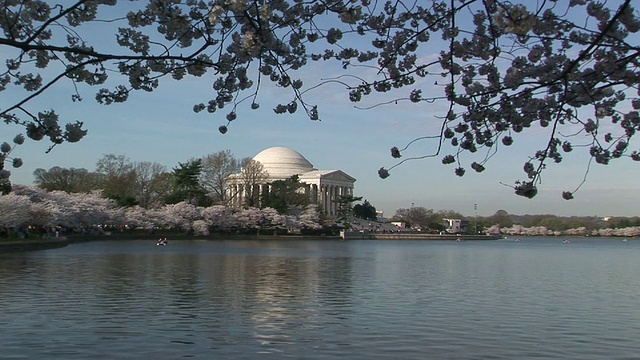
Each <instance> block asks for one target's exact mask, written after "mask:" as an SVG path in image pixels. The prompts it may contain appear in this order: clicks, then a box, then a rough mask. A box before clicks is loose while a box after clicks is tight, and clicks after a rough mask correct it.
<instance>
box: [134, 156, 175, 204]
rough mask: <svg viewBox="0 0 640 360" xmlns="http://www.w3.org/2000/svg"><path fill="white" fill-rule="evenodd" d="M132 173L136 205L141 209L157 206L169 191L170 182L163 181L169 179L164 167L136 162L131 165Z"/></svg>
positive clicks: (146, 162) (157, 164) (147, 162)
mask: <svg viewBox="0 0 640 360" xmlns="http://www.w3.org/2000/svg"><path fill="white" fill-rule="evenodd" d="M133 172H134V173H135V183H134V193H135V197H136V200H137V202H138V205H140V206H142V207H143V208H148V207H150V206H153V205H159V204H160V203H161V202H162V199H163V197H164V196H165V195H166V194H168V193H169V192H170V191H171V180H170V179H169V180H168V181H165V180H164V179H165V178H169V177H170V174H169V173H167V168H166V166H164V165H162V164H159V163H154V162H149V161H142V162H136V163H134V164H133Z"/></svg>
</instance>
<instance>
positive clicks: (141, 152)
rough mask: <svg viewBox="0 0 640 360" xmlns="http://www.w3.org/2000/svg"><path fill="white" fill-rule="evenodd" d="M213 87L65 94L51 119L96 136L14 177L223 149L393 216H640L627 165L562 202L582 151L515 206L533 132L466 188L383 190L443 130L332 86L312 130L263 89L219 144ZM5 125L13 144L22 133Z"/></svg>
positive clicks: (454, 181)
mask: <svg viewBox="0 0 640 360" xmlns="http://www.w3.org/2000/svg"><path fill="white" fill-rule="evenodd" d="M208 88H209V84H208V82H207V80H206V79H204V78H203V79H189V80H184V81H181V82H175V81H172V80H169V81H165V83H164V84H163V86H161V88H160V89H159V90H157V91H155V92H153V93H141V92H138V93H134V94H133V95H132V97H131V98H130V100H129V101H128V102H126V103H124V104H116V105H110V106H102V105H98V104H96V103H95V101H93V100H92V92H91V90H92V89H83V94H84V96H85V98H86V100H84V101H83V102H81V103H71V101H70V100H68V99H69V97H70V94H69V93H68V92H64V91H56V92H50V93H48V94H46V95H45V96H43V97H41V98H40V99H38V100H37V102H38V103H40V104H41V105H42V106H44V108H48V107H55V108H56V110H57V111H58V112H59V113H60V114H61V115H62V116H64V118H65V120H66V119H68V120H69V121H75V120H81V121H84V122H85V127H86V128H87V129H88V130H89V134H88V135H87V136H86V137H85V138H84V139H83V140H82V141H80V142H79V143H75V144H66V143H65V144H62V145H60V146H57V147H56V148H54V150H53V151H52V152H51V153H49V154H45V153H44V152H45V150H46V148H47V146H48V143H46V142H45V141H41V142H33V141H27V142H25V144H23V145H22V146H20V147H19V148H18V149H16V150H15V153H14V154H13V155H15V156H19V157H22V158H23V160H24V163H25V164H24V165H23V166H22V167H21V168H19V169H12V181H13V182H14V183H21V184H31V183H32V181H33V175H32V173H33V171H34V170H35V169H36V168H45V169H48V168H50V167H52V166H62V167H75V168H86V169H88V170H94V169H95V164H96V162H97V161H98V160H99V159H100V158H101V157H102V156H103V155H104V154H108V153H114V154H123V155H126V156H127V157H128V158H129V159H131V160H132V161H153V162H158V163H161V164H163V165H166V166H167V167H168V168H169V169H170V168H171V167H173V166H176V165H177V164H178V162H185V161H187V160H188V159H190V158H194V157H200V156H204V155H207V154H211V153H215V152H217V151H220V150H226V149H229V150H231V152H232V153H233V154H234V155H235V156H236V157H238V158H242V157H248V156H250V157H253V156H254V155H256V154H257V153H259V152H260V151H262V150H264V149H266V148H268V147H271V146H286V147H290V148H292V149H294V150H296V151H298V152H300V153H301V154H302V155H304V156H305V157H306V158H307V159H308V160H309V161H310V162H311V163H312V164H313V165H314V166H315V167H316V168H318V169H341V170H343V171H345V172H346V173H348V174H350V175H351V176H353V177H355V178H356V179H357V182H356V185H355V194H356V195H357V196H362V197H363V198H364V199H366V200H368V201H369V202H371V204H372V205H374V206H375V207H376V208H377V209H378V210H383V211H384V213H385V215H387V216H391V215H393V214H394V213H395V211H396V210H397V209H399V208H408V207H410V206H411V205H412V204H413V205H415V206H423V207H426V208H432V209H435V210H440V209H450V210H456V211H459V212H461V213H462V214H465V215H473V214H474V210H473V205H474V204H477V206H478V211H477V212H478V214H479V215H491V214H493V213H495V212H496V211H497V210H500V209H503V210H506V211H508V212H509V213H514V214H557V215H598V216H607V215H613V216H633V215H640V211H638V204H640V191H639V190H640V186H639V185H638V181H637V180H638V179H639V178H640V166H638V163H635V162H632V161H631V160H628V159H622V160H620V161H616V162H614V163H612V164H611V165H608V166H600V165H592V167H591V170H590V173H589V177H588V179H587V182H586V183H585V184H584V185H583V187H582V189H581V190H580V191H579V192H578V193H577V194H576V198H575V199H574V200H571V201H566V200H562V198H561V192H562V191H563V190H573V188H575V187H576V186H577V185H578V184H579V183H580V182H581V181H582V177H583V175H584V171H585V169H586V166H587V161H588V159H587V158H586V157H584V156H580V155H581V154H577V152H576V153H572V154H570V155H571V156H568V157H566V160H565V162H563V163H562V164H561V165H559V166H558V165H550V166H549V169H548V170H547V171H546V172H545V174H544V175H543V183H542V184H541V185H540V187H539V190H540V191H539V194H538V196H537V197H535V198H534V199H525V198H522V197H519V196H516V195H514V194H513V190H512V189H511V188H509V187H507V186H504V185H501V182H502V183H506V184H513V181H514V180H516V179H519V178H520V179H521V178H522V171H521V168H522V164H523V162H524V161H525V160H526V159H527V157H528V156H529V155H530V154H532V153H533V150H534V149H536V148H537V147H536V145H539V144H542V142H543V141H545V138H544V137H543V133H542V132H541V131H537V130H535V129H532V131H531V133H530V134H524V135H525V136H522V137H521V138H522V139H521V138H516V142H515V143H514V145H513V146H512V147H510V148H504V147H503V148H501V149H500V150H499V152H498V154H497V155H496V156H495V157H494V158H493V159H492V160H491V161H490V163H489V164H488V166H487V170H486V171H485V172H483V173H480V174H478V173H475V172H474V171H472V170H471V169H467V174H466V175H465V176H464V177H458V176H456V175H454V174H453V165H448V166H445V165H442V164H441V162H440V158H441V157H436V158H429V159H424V160H415V161H408V162H406V163H404V164H403V165H401V166H399V167H397V168H395V169H393V170H392V172H391V176H390V177H389V178H387V179H384V180H383V179H380V178H379V177H378V175H377V170H378V169H379V168H380V167H381V166H385V167H387V168H388V167H390V166H392V165H393V164H394V163H395V162H394V159H392V158H391V157H390V152H389V149H390V148H391V147H392V146H396V145H397V146H399V147H404V144H406V143H407V142H409V141H411V140H412V139H413V138H415V137H416V136H419V135H426V134H430V133H433V132H434V131H437V128H438V126H439V125H438V122H437V121H436V119H435V118H434V115H435V114H437V113H436V112H435V111H437V108H436V107H435V106H433V105H415V104H411V103H408V102H407V103H399V104H398V105H395V104H393V105H386V106H381V107H377V108H375V109H371V110H358V109H354V107H353V104H352V103H350V102H349V101H348V99H347V98H346V93H340V90H341V89H340V88H339V87H337V86H334V85H329V86H326V87H323V88H320V89H319V90H317V91H315V92H313V93H312V94H311V95H312V99H310V100H311V102H317V103H319V104H320V112H321V113H320V115H321V119H322V120H321V121H311V120H308V119H307V118H306V116H305V115H304V114H303V113H297V114H294V115H276V114H274V113H273V111H272V110H271V108H272V106H269V104H271V105H273V104H275V100H272V98H276V94H274V92H275V91H274V90H273V89H265V90H270V91H265V92H264V93H263V94H261V100H264V101H261V103H262V107H261V109H259V110H257V111H251V110H248V109H241V110H239V112H238V119H237V120H235V121H234V122H233V123H232V125H231V127H230V131H229V132H228V133H227V134H225V135H222V134H220V133H219V132H218V130H217V129H218V126H219V125H221V124H224V123H225V121H224V120H223V119H224V115H225V113H224V112H218V113H214V114H207V113H199V114H196V113H194V112H193V111H192V110H191V108H192V106H193V104H194V103H196V102H199V101H204V100H206V99H207V98H206V96H203V94H206V92H207V91H209V90H208ZM3 126H4V130H3V132H2V133H3V134H7V136H5V138H6V139H7V140H10V139H11V138H12V137H13V135H14V134H15V133H16V132H18V131H20V128H18V127H10V126H7V125H3ZM9 129H11V130H9ZM434 149H435V143H433V142H428V141H425V142H419V143H417V144H414V145H413V146H412V147H411V149H410V150H411V151H409V152H407V153H406V154H405V156H410V154H411V153H412V152H413V154H414V155H421V154H424V153H430V152H433V151H434ZM463 159H470V158H469V157H463ZM469 162H470V161H469Z"/></svg>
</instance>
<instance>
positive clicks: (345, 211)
mask: <svg viewBox="0 0 640 360" xmlns="http://www.w3.org/2000/svg"><path fill="white" fill-rule="evenodd" d="M360 200H362V196H353V195H338V196H337V197H336V199H335V200H334V202H335V203H336V205H337V209H336V218H337V220H338V221H342V222H344V223H348V222H347V220H348V219H349V218H351V217H352V216H353V203H354V202H357V201H360Z"/></svg>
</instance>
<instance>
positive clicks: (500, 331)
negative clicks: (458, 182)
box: [0, 238, 640, 360]
mask: <svg viewBox="0 0 640 360" xmlns="http://www.w3.org/2000/svg"><path fill="white" fill-rule="evenodd" d="M639 256H640V241H633V240H630V241H627V242H623V241H621V240H616V239H608V240H605V239H573V240H572V243H571V244H563V243H562V239H528V238H527V239H524V240H523V241H522V242H515V241H511V240H499V241H463V242H439V241H332V240H331V241H326V240H325V241H264V242H259V241H211V242H207V241H173V242H171V244H170V245H169V246H166V247H159V246H155V242H154V241H126V242H125V241H100V242H89V243H81V244H73V245H70V246H69V247H66V248H63V249H55V250H46V251H38V252H30V253H20V254H15V253H13V254H0V331H1V333H0V359H89V358H93V359H182V358H193V359H212V358H216V359H258V358H259V359H282V358H292V359H335V358H345V359H390V358H395V359H426V358H429V359H587V360H588V359H637V358H638V356H640V341H638V338H637V336H638V335H639V334H640V307H638V304H640V276H639V274H640V261H638V259H640V257H639Z"/></svg>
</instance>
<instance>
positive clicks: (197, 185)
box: [33, 150, 376, 220]
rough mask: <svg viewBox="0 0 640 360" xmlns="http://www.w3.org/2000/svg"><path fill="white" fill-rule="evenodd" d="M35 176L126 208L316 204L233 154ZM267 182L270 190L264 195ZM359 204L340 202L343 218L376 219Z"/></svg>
mask: <svg viewBox="0 0 640 360" xmlns="http://www.w3.org/2000/svg"><path fill="white" fill-rule="evenodd" d="M33 175H34V184H35V185H36V186H37V187H39V188H40V189H43V190H46V191H64V192H67V193H90V192H92V191H100V193H101V194H102V196H103V197H105V198H108V199H111V200H114V201H115V203H116V204H117V205H118V206H121V207H127V206H140V207H142V208H145V209H150V208H155V207H159V206H163V205H168V204H177V203H180V202H187V203H189V204H193V205H195V206H205V207H206V206H213V205H219V206H231V205H234V206H236V207H245V208H249V207H258V208H272V209H275V210H276V211H278V213H280V214H289V213H291V212H295V211H300V209H303V208H305V207H306V206H308V205H312V204H311V203H310V199H309V197H308V196H307V195H305V193H304V191H303V188H304V186H305V185H304V184H303V183H301V182H300V180H299V178H298V176H297V175H293V176H291V177H289V178H287V179H282V180H274V181H269V174H268V173H267V172H266V171H265V169H264V166H263V165H262V164H261V163H260V162H258V161H255V160H253V159H251V158H241V159H239V158H236V157H234V156H233V154H232V153H231V151H230V150H222V151H218V152H216V153H212V154H208V155H205V156H202V157H199V158H192V159H190V160H188V161H186V162H184V163H183V162H179V163H178V165H177V166H174V167H173V168H172V169H171V171H169V170H168V169H167V167H166V166H164V165H162V164H159V163H154V162H148V161H141V162H134V161H131V160H129V159H128V158H127V157H126V156H124V155H116V154H106V155H104V156H103V157H102V158H101V159H100V160H98V162H97V163H96V168H95V170H94V171H89V170H87V169H84V168H63V167H59V166H54V167H52V168H50V169H48V170H45V169H41V168H39V169H36V170H35V171H34V173H33ZM232 177H233V179H234V181H236V182H237V183H239V184H241V185H242V187H243V189H244V194H243V196H241V197H240V194H238V193H235V192H234V191H232V188H230V187H229V181H230V179H231V178H232ZM266 183H268V184H269V191H266V192H265V191H262V192H261V191H259V189H258V188H259V187H260V186H262V185H264V184H266ZM360 200H362V198H361V197H353V196H342V197H339V198H338V199H336V202H337V205H338V206H337V208H338V218H341V219H346V218H347V217H348V216H352V215H356V216H358V217H362V218H365V219H373V220H375V218H376V209H375V207H373V205H371V204H370V203H369V202H368V201H366V200H365V201H364V203H362V204H355V205H354V203H356V202H359V201H360Z"/></svg>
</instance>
